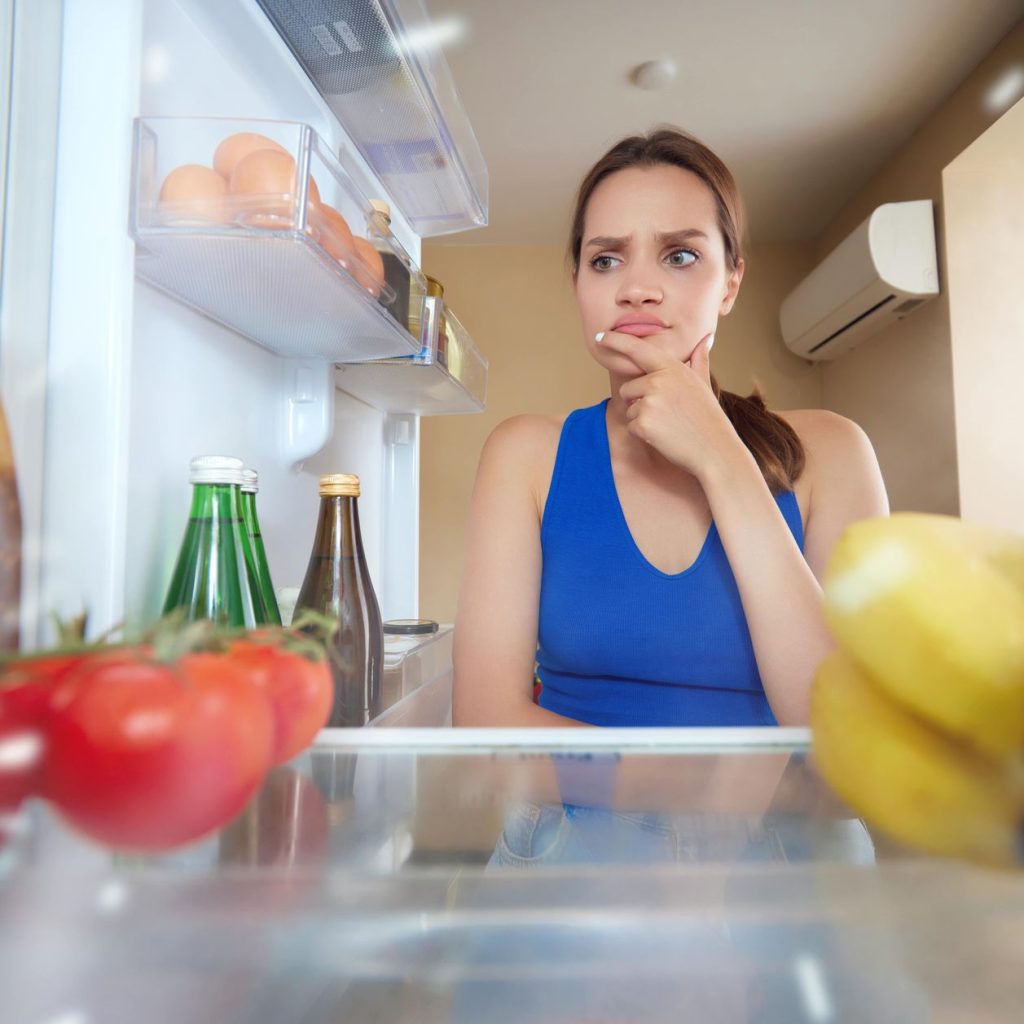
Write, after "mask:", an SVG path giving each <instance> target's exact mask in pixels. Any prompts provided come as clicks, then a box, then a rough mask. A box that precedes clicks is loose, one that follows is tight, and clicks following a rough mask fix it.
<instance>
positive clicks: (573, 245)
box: [568, 128, 805, 494]
mask: <svg viewBox="0 0 1024 1024" xmlns="http://www.w3.org/2000/svg"><path fill="white" fill-rule="evenodd" d="M662 164H667V165H669V166H671V167H680V168H682V169H683V170H684V171H690V172H691V173H693V174H695V175H697V177H698V178H700V180H701V181H703V182H704V184H705V185H707V186H708V188H709V189H711V194H712V195H713V196H714V198H715V206H716V208H717V211H718V226H719V228H720V229H721V232H722V238H723V240H724V242H725V260H726V264H727V267H728V270H729V271H730V272H732V271H734V270H735V269H736V268H737V266H738V265H739V262H740V260H741V259H742V258H743V227H744V215H743V201H742V200H741V198H740V194H739V190H738V189H737V188H736V182H735V180H734V179H733V176H732V174H731V173H730V171H729V168H728V167H726V166H725V164H724V163H722V161H721V160H720V159H719V158H718V157H717V156H715V154H714V153H712V152H711V150H710V149H708V148H707V146H705V145H704V144H703V143H702V142H699V141H698V140H697V139H695V138H694V137H693V136H692V135H687V134H686V132H683V131H680V130H679V129H677V128H658V129H655V130H653V131H651V132H648V133H647V134H646V135H632V136H630V137H629V138H627V139H623V140H622V141H621V142H619V143H617V144H616V145H614V146H612V148H611V149H610V150H608V152H607V153H605V155H604V156H603V157H601V159H600V160H598V161H597V163H596V164H594V166H593V167H592V168H591V169H590V171H589V172H588V174H587V176H586V177H585V178H584V179H583V182H582V184H581V185H580V190H579V194H578V195H577V197H576V210H575V213H574V214H573V219H572V232H571V234H570V238H569V253H568V255H569V260H570V262H571V264H572V274H573V277H574V278H575V277H576V275H577V274H578V273H579V268H580V252H581V249H582V245H583V221H584V218H585V217H586V213H587V204H588V203H589V202H590V197H591V196H592V195H593V193H594V189H596V188H597V186H598V185H599V184H600V183H601V182H602V181H604V179H605V178H607V177H609V176H611V175H612V174H615V173H616V172H617V171H624V170H626V169H627V168H629V167H657V166H660V165H662ZM711 387H712V389H713V390H714V392H715V398H717V399H718V401H719V404H720V405H721V406H722V409H723V411H724V412H725V414H726V416H728V417H729V422H730V423H732V425H733V429H734V430H735V431H736V433H737V434H738V435H739V437H740V439H741V440H742V441H743V443H744V444H745V445H746V446H747V448H748V449H749V450H750V452H751V454H752V455H753V456H754V458H755V459H756V461H757V465H758V468H759V469H760V470H761V473H762V474H763V476H764V479H765V482H766V483H767V484H768V486H769V487H770V488H771V490H772V493H774V494H778V493H779V492H781V491H784V490H789V489H790V488H792V486H793V484H794V483H795V482H796V480H797V479H798V478H799V476H800V474H801V473H802V472H803V469H804V462H805V457H804V449H803V445H802V444H801V443H800V438H799V437H797V435H796V432H795V431H794V430H793V428H792V427H791V426H790V425H789V424H788V423H786V422H785V421H784V420H783V419H782V418H781V417H779V416H776V415H775V413H773V412H771V411H769V409H768V408H767V406H766V405H765V403H764V398H763V397H762V396H761V392H760V391H759V390H756V389H755V391H754V393H753V394H751V395H748V396H747V397H746V398H743V397H741V396H740V395H735V394H733V393H732V392H731V391H723V390H722V389H721V388H720V387H719V385H718V381H716V380H715V378H714V375H712V377H711Z"/></svg>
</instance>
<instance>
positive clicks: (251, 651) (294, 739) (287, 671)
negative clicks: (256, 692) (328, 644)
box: [227, 636, 334, 764]
mask: <svg viewBox="0 0 1024 1024" xmlns="http://www.w3.org/2000/svg"><path fill="white" fill-rule="evenodd" d="M227 656H228V659H229V660H230V661H231V662H232V663H233V664H235V665H238V666H240V667H241V668H242V669H244V671H245V674H246V675H247V676H248V678H249V680H250V681H251V682H252V683H253V684H255V685H256V686H257V687H258V688H259V689H260V690H262V691H263V693H265V694H266V696H267V698H268V699H269V701H270V706H271V709H272V710H273V713H274V754H273V763H274V764H284V763H285V762H286V761H290V760H291V759H292V758H293V757H295V756H296V755H297V754H301V753H302V751H303V750H305V749H306V747H308V746H309V745H310V743H312V742H313V739H314V738H315V737H316V734H317V733H318V732H319V731H320V730H321V729H322V728H323V727H324V726H325V725H326V724H327V719H328V717H329V716H330V714H331V705H332V704H333V702H334V680H333V678H332V677H331V669H330V666H329V665H328V664H327V661H326V659H323V660H320V661H317V660H315V659H314V658H310V657H306V656H305V655H303V654H298V653H296V652H294V651H289V650H287V649H286V648H284V647H281V646H279V645H277V644H273V643H268V642H265V640H264V639H263V637H261V636H260V637H258V639H257V640H256V641H255V642H253V641H252V640H242V641H238V642H236V643H234V644H232V645H231V647H230V648H229V649H228V654H227Z"/></svg>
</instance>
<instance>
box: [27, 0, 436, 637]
mask: <svg viewBox="0 0 1024 1024" xmlns="http://www.w3.org/2000/svg"><path fill="white" fill-rule="evenodd" d="M64 8H65V9H64V24H63V39H64V44H65V45H64V51H63V59H62V66H61V93H60V97H61V98H60V119H59V129H58V133H59V134H58V149H57V152H58V159H57V172H56V178H57V184H56V203H55V233H54V256H53V277H52V296H51V335H50V350H49V356H48V366H47V367H46V381H47V385H46V386H47V394H46V424H45V459H44V467H43V473H42V480H41V482H40V483H41V490H42V493H43V495H44V501H43V512H42V523H41V534H42V538H41V565H40V573H39V577H40V587H39V601H38V606H39V607H40V608H41V609H42V610H43V611H44V612H45V611H48V610H50V609H53V610H57V611H59V612H61V613H63V614H71V613H74V612H77V611H79V610H81V608H82V606H83V604H84V605H85V607H87V608H88V609H89V612H90V617H91V623H92V629H93V630H95V631H98V630H102V629H105V628H106V627H108V626H109V625H111V624H114V623H117V622H119V621H127V622H128V623H134V622H138V621H144V620H146V619H149V618H151V617H152V616H154V615H155V614H157V613H158V612H159V610H160V607H161V603H162V599H163V592H164V588H165V587H166V585H167V582H168V579H169V577H170V573H171V570H172V567H173V563H174V559H175V557H176V555H177V550H178V545H179V544H180V541H181V537H182V534H183V531H184V527H185V523H186V519H187V514H188V503H189V484H188V462H189V459H190V458H191V457H192V456H194V455H198V454H230V455H236V456H240V457H241V458H242V459H243V460H244V461H245V463H246V464H247V465H249V466H251V467H253V468H255V469H256V470H257V471H258V472H259V476H260V481H259V483H260V491H259V497H258V506H259V515H260V520H261V525H262V530H263V536H264V540H265V543H266V547H267V553H268V558H269V561H270V567H271V572H272V575H273V579H274V584H275V586H276V587H277V588H278V589H280V588H282V587H289V586H291V587H297V586H298V585H299V584H300V583H301V581H302V576H303V573H304V569H305V564H306V560H307V558H308V556H309V550H310V546H311V544H312V537H313V530H314V526H315V521H316V514H317V507H318V502H319V498H318V494H317V477H318V476H319V475H320V474H324V473H330V472H346V473H356V474H358V475H359V477H360V479H361V483H362V496H361V498H360V513H361V523H362V531H363V540H364V543H365V546H366V554H367V559H368V562H369V566H370V570H371V573H372V576H373V580H374V584H375V588H376V590H377V593H378V597H379V599H380V601H381V606H382V612H383V613H384V616H385V618H394V617H412V616H415V615H416V614H417V611H418V609H417V606H416V605H417V584H418V581H417V562H418V559H417V532H418V521H417V507H418V444H419V442H418V437H419V432H418V421H417V420H416V418H415V417H414V416H409V415H402V414H392V415H388V414H385V413H382V412H380V411H379V410H377V409H374V408H372V407H370V406H369V405H366V404H364V403H363V402H361V401H359V400H358V399H355V398H353V397H351V396H350V395H347V394H345V393H344V392H340V391H339V392H335V387H334V372H333V368H332V367H331V366H330V364H328V363H316V362H303V361H299V360H291V359H283V358H281V357H279V356H277V355H274V354H272V353H270V352H268V351H266V350H264V349H263V348H261V347H259V346H258V345H256V344H255V343H253V342H252V341H249V340H248V339H247V338H245V337H242V336H241V335H239V334H236V333H234V332H233V331H231V330H229V329H227V328H225V327H224V326H222V325H221V324H219V323H217V322H215V321H213V320H211V319H209V318H207V317H205V316H203V315H201V314H199V313H197V312H195V311H194V310H192V309H190V308H188V307H186V306H185V305H183V304H182V303H180V302H178V301H176V300H174V299H172V298H170V297H169V296H168V295H166V294H164V293H162V292H160V291H158V290H157V289H155V288H153V287H152V286H150V285H148V284H146V283H145V282H143V281H141V280H139V279H137V278H136V276H135V266H134V260H135V252H134V245H133V243H132V241H131V239H130V238H129V235H128V230H127V224H128V215H129V194H130V181H131V161H132V135H133V130H132V129H133V122H134V120H135V118H137V117H140V116H141V117H154V116H178V117H226V118H254V119H269V120H287V121H296V122H303V123H306V124H309V125H310V126H312V128H313V129H314V130H315V131H316V132H317V133H318V134H319V135H320V137H321V138H322V139H324V140H325V142H326V143H327V145H328V146H329V147H330V148H331V149H332V151H334V152H335V153H337V152H338V150H339V149H340V148H341V147H345V149H346V162H347V163H348V164H350V165H353V166H355V168H356V169H357V171H359V172H360V173H361V174H363V175H365V177H364V178H363V180H362V182H361V183H362V184H363V186H364V189H370V188H372V189H373V192H371V193H370V197H371V198H383V199H385V200H387V199H389V198H390V197H389V196H388V195H387V193H386V192H385V191H384V189H383V187H382V186H380V185H379V183H378V182H376V180H375V179H374V176H373V175H372V173H371V172H370V170H369V169H368V168H367V166H366V165H365V163H363V161H362V160H361V158H360V157H359V155H358V154H357V153H355V151H354V149H353V148H352V147H351V146H350V145H349V142H348V140H347V139H346V137H345V135H344V132H343V131H342V129H341V127H340V126H339V124H338V122H337V120H336V119H335V118H334V116H333V115H332V114H331V112H330V111H329V110H328V108H327V107H326V105H325V103H324V101H323V99H322V98H321V97H320V95H319V94H318V93H317V92H316V90H315V88H314V87H313V86H312V84H311V83H310V82H309V80H308V79H307V78H306V76H305V74H304V72H303V71H302V70H301V68H300V67H299V66H298V64H297V63H296V61H295V59H294V57H293V56H292V54H291V52H290V51H289V50H288V48H287V46H286V45H285V44H284V43H283V41H282V40H281V39H280V37H279V36H278V35H277V34H276V33H275V32H274V30H273V28H272V26H271V25H270V23H269V21H268V20H267V18H266V17H265V15H264V14H263V12H262V11H261V10H260V8H259V7H258V5H257V4H256V2H255V0H219V2H218V3H216V4H209V3H205V2H203V0H111V2H108V3H104V4H102V5H96V4H94V3H90V2H88V0H67V3H65V5H64ZM341 212H342V213H343V214H345V215H346V216H349V215H352V214H354V216H355V217H357V216H359V214H358V211H347V210H345V209H342V211H341ZM353 223H359V222H358V220H355V219H353ZM392 229H393V231H394V233H395V235H396V237H397V238H398V240H399V241H400V242H401V244H402V245H403V246H404V247H405V248H406V250H407V251H408V252H409V253H410V255H411V256H412V257H413V258H414V259H416V260H418V259H419V255H420V240H419V238H418V237H417V236H416V235H415V234H414V233H413V232H412V230H411V229H410V228H409V226H408V224H407V223H406V222H405V221H404V219H403V217H402V215H401V212H400V211H399V210H397V208H394V206H393V221H392ZM327 433H330V434H331V437H330V440H329V441H327V443H326V444H325V445H324V446H323V448H322V449H321V450H319V451H313V450H312V449H314V448H316V447H317V445H318V443H319V441H320V440H321V438H322V437H323V436H324V435H325V434H327ZM385 536H386V537H387V543H386V544H385V543H384V537H385ZM45 629H46V627H45V625H44V624H43V623H42V622H40V623H39V625H38V626H37V628H36V635H35V636H31V635H30V636H26V644H27V645H28V646H31V645H32V643H33V641H39V640H42V639H43V637H44V635H45Z"/></svg>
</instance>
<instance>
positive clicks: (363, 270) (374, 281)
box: [350, 237, 384, 298]
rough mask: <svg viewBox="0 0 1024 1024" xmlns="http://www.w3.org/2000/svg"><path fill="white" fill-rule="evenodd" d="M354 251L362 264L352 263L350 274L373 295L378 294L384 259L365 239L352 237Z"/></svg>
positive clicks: (382, 281) (382, 280)
mask: <svg viewBox="0 0 1024 1024" xmlns="http://www.w3.org/2000/svg"><path fill="white" fill-rule="evenodd" d="M352 244H353V245H354V246H355V253H356V255H357V256H358V257H359V259H360V260H362V264H355V263H352V264H351V265H350V270H351V272H352V276H353V277H354V278H355V279H356V280H357V281H358V282H359V283H360V284H361V285H362V286H363V287H364V288H365V289H366V290H367V291H368V292H369V293H370V294H371V295H372V296H373V297H374V298H377V297H378V296H379V295H380V290H381V288H382V287H383V285H384V260H383V258H382V257H381V254H380V253H379V252H377V250H376V249H375V248H374V247H373V246H372V245H371V244H370V243H369V242H368V241H367V240H366V239H365V238H358V237H356V238H353V239H352Z"/></svg>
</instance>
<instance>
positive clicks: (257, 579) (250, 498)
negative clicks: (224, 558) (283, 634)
mask: <svg viewBox="0 0 1024 1024" xmlns="http://www.w3.org/2000/svg"><path fill="white" fill-rule="evenodd" d="M259 489H260V488H259V476H258V475H257V473H256V470H255V469H243V470H242V497H241V501H242V522H243V523H244V524H245V532H246V535H247V536H248V538H249V554H250V555H251V556H252V558H251V561H250V562H247V563H246V568H247V569H248V570H249V583H250V585H251V587H252V590H253V598H254V604H256V605H258V607H257V608H256V619H257V621H258V622H259V623H260V624H262V625H268V626H280V625H281V610H280V609H279V608H278V607H277V596H276V595H275V593H274V584H273V583H272V582H271V580H270V566H269V565H268V563H267V552H266V548H264V546H263V534H262V533H261V532H260V521H259V517H258V516H257V515H256V494H257V493H258V491H259Z"/></svg>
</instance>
